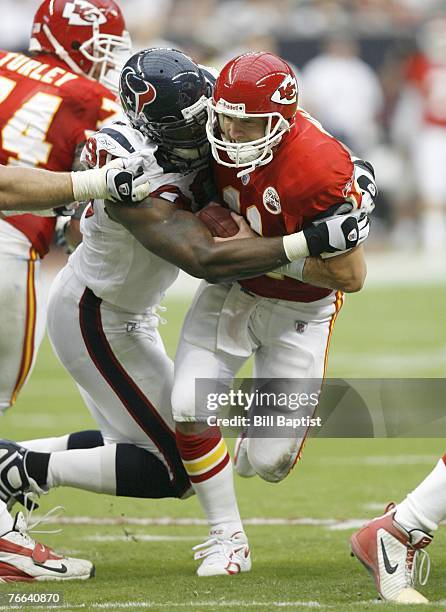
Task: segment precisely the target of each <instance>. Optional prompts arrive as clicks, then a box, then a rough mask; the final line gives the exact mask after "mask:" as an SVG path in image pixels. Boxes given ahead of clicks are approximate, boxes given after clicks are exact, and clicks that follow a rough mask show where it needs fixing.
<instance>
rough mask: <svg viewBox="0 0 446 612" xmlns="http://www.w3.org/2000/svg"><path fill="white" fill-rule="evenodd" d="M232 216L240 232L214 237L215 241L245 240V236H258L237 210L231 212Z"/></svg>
mask: <svg viewBox="0 0 446 612" xmlns="http://www.w3.org/2000/svg"><path fill="white" fill-rule="evenodd" d="M231 217H232V218H233V219H234V221H235V222H236V223H237V225H238V232H237V233H236V234H235V235H234V236H231V237H230V238H219V237H214V241H215V242H226V241H227V240H243V239H244V238H255V237H256V236H258V234H256V233H255V232H254V231H253V230H252V229H251V227H250V225H249V224H248V223H247V222H246V220H245V218H244V217H242V216H241V215H238V214H237V213H235V212H231Z"/></svg>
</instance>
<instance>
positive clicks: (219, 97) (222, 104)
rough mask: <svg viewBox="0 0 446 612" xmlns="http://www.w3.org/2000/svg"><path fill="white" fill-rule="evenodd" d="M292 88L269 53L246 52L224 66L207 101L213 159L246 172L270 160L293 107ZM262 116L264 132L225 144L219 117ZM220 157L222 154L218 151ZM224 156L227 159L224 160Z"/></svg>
mask: <svg viewBox="0 0 446 612" xmlns="http://www.w3.org/2000/svg"><path fill="white" fill-rule="evenodd" d="M297 97H298V87H297V82H296V77H295V75H294V72H293V70H292V69H291V68H290V66H289V65H288V64H287V63H286V62H285V61H284V60H282V59H281V58H280V57H277V56H276V55H273V54H272V53H265V52H258V53H246V54H244V55H240V56H239V57H236V58H235V59H233V60H231V61H230V62H228V63H227V64H226V66H224V68H223V69H222V71H221V73H220V76H219V77H218V79H217V82H216V83H215V87H214V94H213V97H212V98H211V99H210V100H209V102H208V106H209V119H208V123H207V135H208V138H209V141H210V143H211V150H212V155H213V156H214V159H216V161H217V162H218V163H219V164H223V165H224V166H228V167H230V168H246V169H245V170H243V171H242V172H240V173H239V174H238V176H242V175H243V174H247V173H248V172H252V170H254V169H255V168H256V167H257V166H262V165H264V164H267V163H269V162H270V161H271V159H272V157H273V148H274V147H275V146H277V145H278V144H279V143H280V141H281V139H282V137H283V135H284V134H285V133H286V132H287V131H288V130H289V129H290V126H291V125H292V123H293V121H294V116H295V114H296V110H297ZM223 115H229V116H232V117H238V118H240V119H243V118H246V117H265V118H266V119H267V122H266V128H265V135H264V136H263V137H262V138H259V139H257V140H251V141H249V142H239V143H237V142H230V141H229V140H228V139H227V138H225V136H224V134H223V130H222V125H223V124H222V117H223ZM222 152H224V153H225V154H226V155H225V156H224V157H223V158H222V157H221V153H222ZM228 159H229V161H228Z"/></svg>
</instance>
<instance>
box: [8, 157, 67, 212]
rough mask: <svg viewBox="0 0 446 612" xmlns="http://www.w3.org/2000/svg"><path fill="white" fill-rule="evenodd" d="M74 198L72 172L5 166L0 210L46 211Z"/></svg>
mask: <svg viewBox="0 0 446 612" xmlns="http://www.w3.org/2000/svg"><path fill="white" fill-rule="evenodd" d="M72 201H73V186H72V182H71V178H70V173H67V172H49V171H47V170H38V169H33V168H9V167H8V168H1V171H0V210H5V211H8V210H30V211H32V210H46V209H50V208H53V207H56V206H59V205H62V204H69V203H70V202H72Z"/></svg>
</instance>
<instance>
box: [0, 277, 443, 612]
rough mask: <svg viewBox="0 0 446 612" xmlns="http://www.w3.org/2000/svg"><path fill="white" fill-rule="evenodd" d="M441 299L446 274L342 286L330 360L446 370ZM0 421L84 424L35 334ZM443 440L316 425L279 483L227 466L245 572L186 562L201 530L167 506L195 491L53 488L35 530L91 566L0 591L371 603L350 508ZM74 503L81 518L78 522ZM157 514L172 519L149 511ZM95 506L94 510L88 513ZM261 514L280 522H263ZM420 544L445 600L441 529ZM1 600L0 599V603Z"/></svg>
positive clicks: (193, 508) (91, 601)
mask: <svg viewBox="0 0 446 612" xmlns="http://www.w3.org/2000/svg"><path fill="white" fill-rule="evenodd" d="M167 305H168V307H169V310H168V313H167V314H168V320H169V323H168V325H166V326H164V327H163V328H162V330H161V331H162V333H163V335H164V338H165V341H166V345H167V347H168V351H169V353H170V354H172V355H173V353H174V350H175V345H176V341H177V338H178V332H179V327H180V325H181V319H182V316H183V315H184V312H185V308H186V304H185V303H183V302H181V301H170V302H168V303H167ZM445 312H446V288H441V287H424V288H422V289H421V288H420V289H417V288H413V289H379V290H378V289H368V290H366V291H364V292H363V293H360V294H358V295H353V296H350V297H349V298H348V300H347V302H346V305H345V306H344V310H343V312H342V313H341V316H340V317H339V319H338V322H337V324H336V329H335V334H334V339H333V343H332V348H331V361H330V370H329V374H330V375H331V376H340V377H341V376H342V377H404V376H408V377H444V373H445V371H446V327H445V325H444V313H445ZM248 372H249V368H247V369H245V372H244V373H245V374H246V373H248ZM1 426H2V436H4V437H9V438H12V439H17V440H24V439H27V438H32V437H44V436H49V435H57V434H62V433H66V432H68V431H76V430H80V429H83V428H91V427H94V424H93V423H92V420H91V419H90V417H89V415H88V413H87V410H86V408H85V407H84V406H83V404H82V402H81V400H80V398H79V396H78V394H77V391H76V388H75V386H74V385H73V383H72V382H71V380H70V379H69V378H68V377H67V375H66V374H65V373H64V371H63V369H62V368H61V366H60V365H59V364H58V363H57V361H56V359H55V358H54V356H53V355H52V353H51V349H50V347H49V345H48V343H47V342H45V343H44V345H43V347H42V350H41V352H40V355H39V358H38V362H37V366H36V369H35V371H34V374H33V377H32V380H31V381H30V382H29V384H28V386H27V387H26V388H25V390H24V391H23V392H22V394H21V396H20V398H19V401H18V402H17V404H16V406H15V407H14V408H13V409H12V410H11V411H10V412H9V413H8V414H7V415H6V416H5V417H4V418H3V419H2V420H1ZM445 450H446V449H445V448H444V440H440V439H420V438H419V439H371V440H367V439H361V440H355V439H337V440H332V439H318V440H317V439H316V440H310V441H309V442H308V444H307V447H306V450H305V453H304V456H303V459H302V461H301V462H300V463H299V464H298V466H297V467H296V468H295V470H294V471H293V473H292V474H291V475H290V476H289V477H288V478H287V479H286V480H285V481H284V482H282V483H281V484H279V485H271V484H267V483H265V482H263V481H261V480H260V479H258V478H254V479H250V480H242V479H240V478H238V479H237V481H236V486H237V490H238V498H239V503H240V509H241V512H242V515H243V517H245V518H246V519H249V520H248V521H247V533H248V535H249V538H250V544H251V546H252V551H253V562H254V565H253V570H252V572H251V573H250V574H244V575H241V576H236V577H234V578H232V579H231V578H226V577H222V578H208V579H198V578H197V577H196V576H195V575H194V571H195V563H194V561H193V559H192V554H191V550H190V549H191V547H192V546H193V545H194V544H197V543H199V542H200V541H202V539H203V538H204V537H205V536H206V531H207V530H206V527H205V525H203V524H193V521H192V520H190V521H189V522H188V523H187V524H183V525H182V524H180V521H178V519H203V513H202V511H201V510H200V508H199V506H198V504H197V502H196V500H195V499H189V500H187V501H183V502H180V501H177V500H168V501H150V500H147V501H146V500H131V499H123V498H120V499H117V498H113V497H108V496H99V495H94V494H91V493H84V492H82V491H76V490H70V489H59V490H54V491H52V492H50V494H49V495H48V496H47V497H45V498H43V499H42V510H43V511H46V510H49V509H50V508H51V507H53V506H54V505H57V504H62V505H64V506H65V507H66V513H65V519H66V524H64V525H63V532H62V533H61V534H51V535H48V534H47V535H42V536H39V537H40V538H41V539H42V541H45V543H49V544H50V545H52V546H53V547H54V548H56V549H58V550H62V551H64V552H65V553H69V554H72V555H77V556H82V557H86V558H89V559H91V560H93V561H94V562H95V564H96V568H97V576H96V578H95V579H94V580H91V581H88V582H86V583H76V582H74V583H66V584H63V585H62V586H58V585H57V583H46V584H44V583H42V584H40V585H38V586H34V585H32V586H31V585H25V586H24V585H19V586H18V587H15V588H11V585H3V586H2V587H0V594H3V595H4V594H5V593H9V592H11V591H15V592H19V593H28V592H52V591H55V590H56V591H58V592H60V593H62V594H63V597H64V604H63V609H65V610H77V609H85V610H94V609H103V608H104V609H110V610H121V609H127V608H129V609H132V608H135V609H140V610H145V609H147V610H149V609H150V610H182V609H188V610H203V611H214V610H237V609H240V608H246V609H250V610H273V609H276V608H277V607H284V608H290V609H299V608H302V609H305V608H313V607H314V608H317V609H322V610H325V609H330V610H339V611H347V610H367V609H372V608H374V607H375V604H376V595H375V590H374V588H373V586H372V582H371V580H370V578H369V576H368V574H367V573H366V572H365V571H364V569H363V568H362V567H361V566H360V564H359V563H358V562H357V561H356V560H354V559H351V558H350V556H349V546H348V542H349V537H350V534H351V533H352V531H353V529H354V525H355V524H354V523H351V522H349V521H352V520H357V521H358V520H359V521H361V520H362V519H366V518H368V517H371V516H374V515H376V514H379V513H380V509H381V508H384V506H385V504H386V503H387V502H388V501H390V500H395V501H399V500H400V499H401V498H402V497H403V496H404V495H405V493H406V492H408V491H409V490H410V489H411V488H413V487H414V486H415V485H416V484H417V483H418V482H419V481H420V480H421V479H422V478H423V477H424V475H425V474H427V472H428V471H429V470H430V469H431V467H432V466H433V465H434V463H435V462H436V461H437V459H438V457H439V456H440V455H442V454H443V453H444V452H445ZM39 512H40V510H39ZM75 517H90V520H88V521H87V523H86V524H81V525H77V524H73V521H74V518H75ZM163 517H170V518H171V519H173V521H172V522H173V524H171V525H159V524H156V522H157V521H156V520H155V519H161V518H163ZM94 518H96V519H99V521H98V522H99V524H93V520H92V519H94ZM136 518H140V519H152V520H151V521H149V520H147V521H146V524H143V523H141V524H137V522H136V521H132V520H131V519H136ZM119 519H120V521H119ZM253 519H259V520H257V521H255V520H253ZM266 519H281V521H279V520H277V521H275V522H276V523H278V522H281V523H282V524H273V525H266V524H265V523H266ZM292 519H296V520H294V521H292ZM101 522H102V524H101ZM159 522H160V521H158V523H159ZM50 528H52V526H51V527H50ZM429 552H430V555H431V560H432V570H431V576H430V580H429V583H428V585H427V586H426V587H424V588H423V589H422V591H423V593H424V594H425V595H426V596H427V597H428V598H429V599H430V600H431V601H432V602H433V603H432V604H431V606H432V607H440V606H446V580H445V568H446V530H445V529H443V530H442V529H440V530H439V532H438V533H437V535H436V536H435V541H434V544H433V545H432V546H431V547H430V550H429ZM2 603H3V604H4V607H3V608H1V609H11V606H9V605H7V604H6V602H5V600H4V599H3V600H2ZM387 607H388V608H389V609H396V608H398V606H390V605H388V606H387ZM28 609H29V608H28ZM401 609H404V610H406V611H407V610H409V609H410V607H408V606H405V607H401Z"/></svg>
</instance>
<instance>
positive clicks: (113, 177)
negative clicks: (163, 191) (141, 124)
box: [103, 154, 152, 205]
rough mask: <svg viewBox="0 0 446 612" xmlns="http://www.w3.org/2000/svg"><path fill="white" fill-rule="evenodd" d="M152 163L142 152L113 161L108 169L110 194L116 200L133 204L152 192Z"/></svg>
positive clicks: (108, 165)
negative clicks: (149, 173) (150, 177)
mask: <svg viewBox="0 0 446 612" xmlns="http://www.w3.org/2000/svg"><path fill="white" fill-rule="evenodd" d="M151 166H152V164H151V163H150V162H147V160H146V158H145V157H143V156H142V155H140V154H137V155H132V156H130V157H127V158H120V159H115V160H113V161H111V162H110V163H109V164H107V165H106V166H104V167H103V169H105V168H107V170H106V181H107V190H108V196H107V198H106V199H109V200H110V199H111V200H113V201H114V202H120V203H121V204H124V205H129V204H130V205H132V204H135V203H137V202H140V201H141V200H143V199H144V198H146V197H147V196H148V195H149V193H150V185H149V177H148V175H147V173H148V172H149V170H150V168H151Z"/></svg>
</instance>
